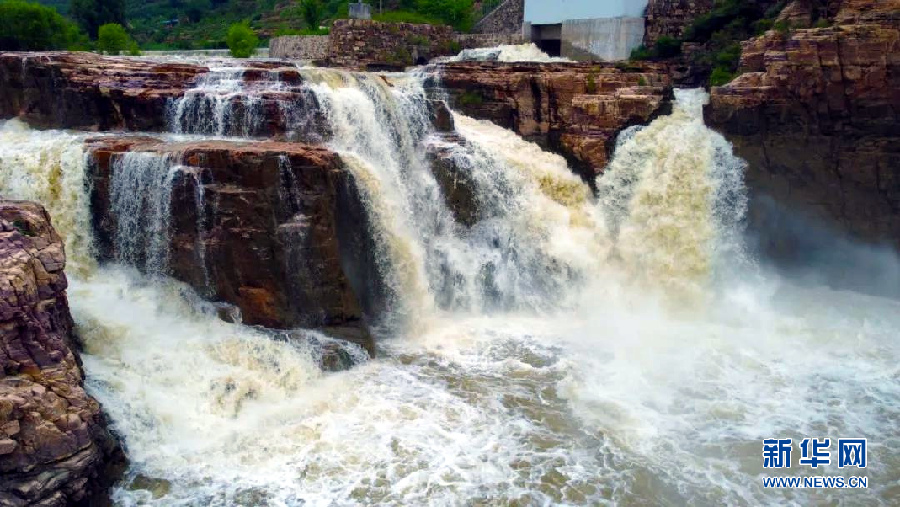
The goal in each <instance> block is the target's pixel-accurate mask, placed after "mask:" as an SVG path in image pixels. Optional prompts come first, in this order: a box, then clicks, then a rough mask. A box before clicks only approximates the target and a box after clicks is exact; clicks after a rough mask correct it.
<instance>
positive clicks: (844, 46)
mask: <svg viewBox="0 0 900 507" xmlns="http://www.w3.org/2000/svg"><path fill="white" fill-rule="evenodd" d="M796 4H798V5H794V6H790V7H789V8H787V9H786V10H785V12H786V14H785V15H786V16H788V15H789V16H793V17H797V16H804V15H806V16H808V15H809V10H808V9H805V10H804V9H803V5H799V4H803V2H797V3H796ZM832 4H833V5H832ZM828 8H829V10H828V11H827V12H829V13H835V12H836V14H834V15H833V17H832V18H830V19H829V23H832V24H833V26H828V27H823V28H811V29H798V30H793V31H791V32H789V33H786V34H784V33H779V32H777V31H770V32H768V33H766V34H765V35H763V36H760V37H758V38H755V39H752V40H750V41H747V42H745V43H744V45H743V53H742V58H741V67H742V71H743V74H742V75H741V76H739V77H738V78H737V79H735V80H734V81H732V82H731V83H729V84H728V85H726V86H723V87H719V88H715V89H713V90H712V96H711V101H710V104H709V105H708V106H707V108H706V111H705V116H706V121H707V123H708V124H709V125H711V126H712V127H713V128H715V129H716V130H719V131H721V132H722V133H724V134H725V136H726V137H727V138H728V139H729V140H730V141H732V143H733V144H734V147H735V151H736V153H737V154H738V155H739V156H741V157H742V158H744V159H746V160H747V161H748V162H749V163H750V167H749V168H748V170H747V173H746V177H747V183H748V185H749V187H750V189H751V191H752V193H753V195H754V199H753V201H752V202H753V205H752V207H751V217H752V219H753V220H754V222H756V223H757V224H759V223H764V222H766V221H767V220H769V219H768V218H767V216H766V212H765V211H764V210H763V208H762V206H761V205H760V206H757V203H759V202H761V201H760V199H761V198H763V197H765V198H773V199H775V200H776V201H777V202H779V203H780V204H782V205H784V206H787V207H788V208H790V209H792V210H793V211H795V212H799V213H800V214H802V215H804V216H807V217H810V218H813V219H816V220H824V221H827V222H829V223H831V224H833V225H836V226H837V227H838V228H840V229H842V230H843V231H845V232H848V233H850V234H851V235H853V236H855V237H856V238H859V239H863V240H866V241H871V242H888V243H892V244H893V245H895V246H900V149H898V146H900V121H898V118H900V92H898V90H900V51H898V48H900V1H898V0H880V1H876V0H844V1H838V2H829V5H828ZM804 13H806V14H804ZM783 239H786V240H788V243H790V241H789V240H790V238H783ZM780 248H781V249H784V248H785V245H784V244H782V245H781V247H780ZM789 249H790V248H788V250H789Z"/></svg>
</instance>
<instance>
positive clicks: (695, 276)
mask: <svg viewBox="0 0 900 507" xmlns="http://www.w3.org/2000/svg"><path fill="white" fill-rule="evenodd" d="M301 73H302V74H303V77H304V82H306V83H308V84H306V85H305V86H306V87H307V90H308V92H309V93H310V94H311V95H312V96H314V97H315V99H316V103H317V104H318V105H319V106H318V107H320V108H321V110H322V112H323V116H324V117H325V118H326V120H327V128H328V130H329V131H330V133H332V134H333V135H331V136H329V138H328V139H330V140H329V141H328V143H329V146H330V147H331V148H332V149H334V150H335V151H337V152H338V153H339V154H340V155H341V157H342V159H343V160H344V163H345V165H346V166H347V169H348V170H349V171H351V173H352V174H353V176H354V178H355V180H356V182H357V184H358V186H359V187H360V189H361V193H362V194H363V197H364V203H365V205H366V208H367V213H368V216H369V220H370V222H371V224H372V225H371V230H370V231H368V232H369V234H370V235H371V236H372V238H373V239H374V244H375V245H376V249H377V252H376V253H377V257H378V262H379V270H380V273H381V276H382V277H383V278H384V279H385V280H386V281H387V283H388V284H389V286H390V290H389V292H390V294H391V295H392V297H393V298H394V300H393V301H392V304H391V305H389V313H390V315H386V316H384V318H385V319H386V321H387V325H385V326H384V327H383V328H380V332H381V334H382V335H381V336H379V343H378V347H379V350H378V357H377V358H376V359H374V360H371V361H368V362H365V363H364V364H362V365H360V366H358V367H356V368H354V369H352V370H351V371H347V372H341V373H335V374H323V373H322V372H321V371H320V370H319V368H318V367H317V365H316V354H317V353H318V352H317V348H316V347H315V346H314V345H313V344H315V343H316V342H317V340H324V339H326V338H324V337H322V336H321V335H318V334H317V333H313V332H306V333H307V335H308V337H309V340H287V339H284V337H279V336H273V335H272V334H271V333H268V332H265V331H263V330H259V329H253V328H248V327H245V326H241V325H236V324H226V323H224V322H221V321H219V320H218V319H216V318H215V317H214V315H212V313H211V312H207V311H204V306H203V303H202V301H201V300H200V299H199V298H198V297H197V296H196V295H195V294H193V292H192V291H190V290H189V289H187V288H186V287H184V286H183V285H181V284H179V283H176V282H174V281H171V280H166V279H164V278H163V279H148V278H147V277H145V276H143V275H141V274H139V273H138V272H137V271H135V270H134V269H132V268H129V267H125V266H123V265H118V264H112V265H107V266H104V267H101V268H97V267H96V266H95V265H94V264H93V263H92V262H91V259H92V252H91V248H90V241H89V239H90V227H89V226H90V214H89V213H90V210H89V208H88V198H87V194H86V188H85V181H84V177H85V175H84V170H85V162H84V154H83V152H82V150H81V142H82V138H81V136H79V135H76V134H69V133H60V132H35V131H30V130H28V129H27V128H25V127H24V126H22V125H21V124H18V123H17V122H7V123H6V124H4V126H3V127H2V128H0V193H2V194H3V195H5V196H10V197H15V198H27V199H35V200H38V201H40V202H42V203H43V204H44V205H45V206H47V207H48V209H49V210H50V212H51V214H52V216H53V218H54V225H55V226H56V227H57V228H58V229H59V230H60V232H61V233H62V234H63V235H64V236H65V237H66V246H67V253H68V256H69V259H70V270H69V272H70V273H71V278H72V288H71V290H70V294H69V297H70V302H71V306H72V311H73V315H74V317H75V319H76V322H77V325H78V331H79V335H80V336H81V338H82V339H83V341H84V343H85V355H84V363H85V371H86V373H87V376H88V387H89V389H90V390H91V393H92V394H93V395H95V396H96V397H97V398H98V399H99V400H100V401H101V402H102V403H103V405H104V407H105V408H106V410H107V411H108V412H109V414H110V416H111V418H112V420H113V424H114V427H115V428H116V430H118V431H119V432H120V433H121V434H122V436H123V437H124V439H125V445H126V448H127V451H128V453H129V457H130V459H131V462H132V466H131V469H130V470H129V472H128V476H127V479H126V481H125V483H124V484H123V485H121V487H119V488H118V489H117V490H116V492H115V497H114V500H115V501H116V502H117V503H118V504H121V505H138V504H141V505H143V504H158V505H171V504H184V505H236V504H238V505H259V504H263V503H268V504H271V505H300V504H304V503H305V504H306V505H333V504H342V505H343V504H373V503H381V504H393V505H424V504H434V505H460V504H467V505H468V504H471V505H497V504H500V505H547V504H592V505H593V504H625V505H645V504H653V505H656V504H661V505H681V504H708V505H720V504H797V505H800V504H810V503H817V504H845V505H858V504H882V505H891V504H895V503H896V502H898V501H900V485H898V483H897V477H898V474H900V458H898V456H900V430H898V428H897V425H896V421H897V420H900V369H898V366H897V364H898V358H900V350H898V349H900V340H898V336H900V333H898V330H900V304H898V302H897V301H895V300H893V299H887V298H879V297H873V296H866V295H862V294H860V293H856V292H841V291H834V290H830V289H827V288H823V287H819V286H815V285H810V284H805V285H799V284H795V283H794V282H793V281H791V280H788V279H786V278H783V277H779V276H776V275H772V274H768V273H769V270H768V269H767V266H766V265H765V264H760V263H759V262H758V261H756V260H755V259H753V258H752V256H751V255H749V254H748V253H747V249H746V248H745V243H744V240H743V232H744V231H743V229H742V224H743V221H744V215H745V211H746V193H745V191H744V189H743V183H742V171H743V169H744V164H743V162H742V161H740V160H739V159H736V158H735V157H734V156H733V155H732V154H731V149H730V146H729V145H728V143H727V142H726V141H725V140H724V139H723V138H722V137H721V136H718V135H717V134H715V133H714V132H711V131H710V130H708V129H707V128H706V127H705V126H704V125H703V122H702V114H701V107H702V104H703V101H704V100H705V96H704V94H703V93H702V92H699V91H680V92H679V93H678V94H677V104H676V107H675V111H674V112H673V114H672V115H670V116H665V117H661V118H659V119H657V120H656V121H655V122H654V123H653V124H651V125H649V126H647V127H643V128H634V129H630V130H629V131H627V132H625V133H623V135H622V136H621V138H620V140H619V143H618V146H617V149H616V153H615V156H614V160H613V161H612V162H611V164H610V166H609V167H608V168H607V169H606V173H605V175H604V176H602V177H601V178H600V179H599V180H598V188H599V195H598V197H594V196H593V195H592V194H591V192H590V190H589V189H588V187H587V185H585V184H584V183H583V182H582V181H581V180H580V179H579V178H578V177H577V176H575V175H574V174H573V173H572V172H571V171H570V170H569V169H568V167H567V166H566V163H565V161H564V160H563V159H562V158H561V157H558V156H556V155H553V154H549V153H546V152H543V151H541V150H540V149H539V148H538V147H537V146H536V145H533V144H531V143H527V142H525V141H523V140H522V139H521V138H519V137H517V136H516V135H514V134H513V133H511V132H509V131H506V130H504V129H502V128H499V127H497V126H495V125H492V124H490V123H487V122H481V121H477V120H473V119H471V118H467V117H465V116H462V115H459V114H454V120H455V123H456V129H457V132H458V134H459V136H460V139H454V138H450V137H446V136H439V135H437V134H436V133H434V132H431V131H430V127H429V126H428V125H429V123H430V122H429V118H428V111H427V99H428V97H427V96H426V93H425V91H424V89H423V87H422V81H421V76H418V75H415V74H398V75H390V76H388V77H387V78H381V77H379V76H375V75H370V74H352V73H346V72H340V71H335V70H322V69H301ZM199 86H200V87H202V86H207V85H203V84H201V85H199ZM238 92H239V93H244V91H242V90H237V92H236V93H238ZM203 93H206V92H201V91H198V92H197V93H196V95H197V97H195V99H196V100H201V101H202V100H205V99H202V96H203ZM222 104H225V102H223V103H222ZM216 107H227V106H222V105H219V106H216ZM213 113H215V111H213ZM213 113H211V115H207V116H205V118H215V117H216V115H215V114H213ZM185 121H187V120H185ZM216 125H217V126H216V128H215V129H212V128H198V129H197V130H193V128H189V129H187V130H185V131H187V132H205V133H207V134H209V135H215V134H218V133H221V130H220V129H219V127H218V124H216ZM225 132H226V133H227V132H228V131H225ZM429 146H431V147H435V146H437V147H440V148H442V149H443V150H444V151H445V153H447V156H448V158H449V159H450V160H452V162H453V163H454V167H455V168H456V170H457V171H458V174H459V176H460V177H461V178H464V180H465V181H466V182H467V185H468V186H469V188H471V189H472V194H473V195H472V202H473V203H475V204H476V205H477V220H475V221H474V223H473V224H472V225H470V226H466V225H463V224H460V223H459V222H458V221H457V220H456V219H455V218H454V215H453V213H452V210H451V209H450V208H449V207H448V206H447V204H446V203H445V200H444V195H443V191H442V189H441V186H440V185H439V183H438V181H437V179H436V178H435V176H434V174H433V173H432V166H431V165H430V162H429V161H428V157H427V156H426V148H427V147H429ZM138 162H140V161H138V160H131V161H128V164H130V165H129V167H132V168H140V167H143V168H144V170H146V171H147V173H146V175H147V178H146V179H143V178H142V177H141V178H138V177H134V178H132V179H130V180H128V184H129V185H138V186H140V188H141V189H145V191H143V192H142V193H141V195H148V194H150V195H152V196H154V197H153V198H156V197H158V196H155V194H156V192H157V190H151V188H156V187H154V185H158V184H159V185H161V186H162V187H165V181H166V178H167V175H168V172H167V171H171V170H172V165H171V164H161V163H160V164H157V165H158V166H159V167H158V168H155V169H154V167H156V166H155V165H154V163H151V162H147V163H146V164H144V165H141V164H140V163H138ZM121 163H122V164H125V163H126V161H124V160H123V161H122V162H121ZM134 171H137V170H136V169H132V171H130V172H131V173H132V174H133V175H137V176H140V175H143V174H144V173H141V172H140V171H137V172H134ZM124 183H126V182H125V181H124V180H123V184H124ZM126 188H130V187H126V186H123V187H122V190H123V191H124V190H125V189H126ZM158 191H159V192H165V189H164V188H160V189H159V190H158ZM128 193H130V192H125V193H123V194H122V195H123V196H124V195H126V194H128ZM147 198H150V197H149V196H148V197H147ZM128 203H132V204H133V201H128V200H127V199H126V200H125V201H124V202H122V203H121V204H120V209H127V204H128ZM164 216H165V214H164V213H161V214H159V215H158V217H164ZM153 220H157V218H153ZM163 222H164V220H163ZM136 226H138V227H141V228H147V226H146V225H144V226H141V225H139V224H136ZM135 248H137V249H138V250H140V249H142V248H143V249H144V250H147V251H145V252H144V255H147V253H148V251H151V250H152V249H151V248H150V247H149V246H147V245H144V246H143V247H142V246H139V245H138V246H136V247H135ZM125 251H127V249H126V250H125ZM121 260H122V261H128V262H130V263H134V261H133V260H131V259H127V258H123V259H121ZM360 359H362V357H361V356H360ZM773 437H777V438H793V439H795V441H799V440H801V439H803V438H806V437H831V438H832V439H836V438H839V437H844V438H848V437H866V438H868V439H869V440H868V442H869V443H868V445H869V456H868V458H869V467H868V468H867V469H866V471H865V475H868V476H869V489H868V490H856V491H840V492H837V491H831V492H828V491H820V492H806V491H801V490H798V491H786V490H785V491H782V490H764V489H763V488H762V481H761V479H760V477H761V476H763V475H772V474H773V473H772V472H770V471H768V470H764V469H763V468H762V460H761V458H762V455H761V452H762V442H761V441H762V440H763V439H765V438H773ZM794 455H795V460H796V456H799V450H798V449H796V448H795V451H794ZM790 472H791V473H792V474H801V475H802V474H811V475H821V474H820V473H819V472H813V471H810V470H809V469H806V468H803V467H800V468H797V467H796V464H795V467H794V468H792V469H791V470H790ZM827 473H828V474H832V473H835V474H842V475H850V474H852V472H849V471H847V472H845V471H839V470H838V469H837V468H836V467H833V468H829V469H828V470H827Z"/></svg>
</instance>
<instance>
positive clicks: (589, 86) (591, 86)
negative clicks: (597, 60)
mask: <svg viewBox="0 0 900 507" xmlns="http://www.w3.org/2000/svg"><path fill="white" fill-rule="evenodd" d="M585 89H586V90H587V92H588V93H589V94H590V95H593V94H595V93H597V76H596V75H595V74H594V73H593V72H591V73H590V74H588V76H587V83H586V85H585Z"/></svg>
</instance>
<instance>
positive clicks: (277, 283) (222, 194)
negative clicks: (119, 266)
mask: <svg viewBox="0 0 900 507" xmlns="http://www.w3.org/2000/svg"><path fill="white" fill-rule="evenodd" d="M88 145H89V150H90V151H91V153H92V158H93V163H92V168H91V171H92V180H93V188H94V191H93V195H92V203H93V209H94V221H95V230H96V234H97V238H98V246H99V250H100V252H101V256H102V257H106V258H113V257H117V256H119V257H121V256H122V255H123V252H122V251H117V250H118V249H120V248H121V245H120V244H118V242H117V241H116V240H115V238H116V231H117V230H118V229H119V228H120V227H123V225H122V224H123V223H124V222H123V220H127V218H128V217H126V216H122V215H120V213H121V210H120V209H117V208H116V207H115V206H114V205H113V204H111V202H112V201H111V197H110V192H111V190H110V187H111V182H112V181H113V180H114V179H115V178H116V177H128V175H122V174H120V175H117V174H115V171H127V170H133V169H134V168H132V167H130V166H129V165H128V164H124V163H117V161H119V162H121V161H122V160H124V159H123V158H122V157H124V154H125V153H127V152H132V153H146V154H149V155H152V156H158V157H169V159H168V160H169V162H167V163H168V164H169V166H170V167H176V166H177V167H178V169H177V171H176V173H175V174H174V175H173V176H172V188H173V190H172V193H171V197H170V199H169V201H170V202H168V203H167V205H168V206H169V207H170V216H171V219H170V220H171V221H170V223H171V225H170V226H167V229H166V230H164V231H163V233H164V235H165V239H164V241H163V242H162V243H163V244H162V248H164V249H166V256H167V258H168V262H167V266H165V267H164V270H165V272H167V273H168V274H170V275H171V276H174V277H175V278H178V279H180V280H183V281H185V282H187V283H189V284H190V285H192V286H194V287H195V288H197V289H198V290H200V291H201V293H204V294H205V295H207V296H208V297H210V298H212V299H213V300H217V301H224V302H228V303H231V304H234V305H237V306H238V307H239V308H240V309H241V312H242V315H243V321H244V322H245V323H248V324H257V325H262V326H266V327H273V328H285V327H295V326H307V327H327V326H346V325H359V321H360V319H361V318H362V310H361V303H362V304H363V305H364V304H365V302H364V301H363V302H360V301H358V299H357V297H356V294H357V293H358V292H357V291H355V290H354V289H355V288H356V287H354V286H353V285H351V278H350V277H349V276H348V275H347V274H346V271H345V268H344V264H343V261H344V259H343V257H342V255H343V252H342V250H341V243H340V241H339V238H338V225H337V222H338V220H339V219H341V218H342V216H341V213H342V212H344V210H345V209H346V207H345V206H343V203H342V202H341V201H340V200H339V196H338V188H337V186H339V185H344V183H345V180H346V178H348V175H347V174H345V173H346V171H344V169H343V165H342V163H341V161H340V159H339V158H338V157H337V155H336V154H334V153H333V152H330V151H328V150H326V149H323V148H315V147H311V146H307V145H302V144H294V143H279V142H272V141H267V142H255V143H249V142H224V141H206V142H192V143H168V144H167V143H164V142H162V141H160V140H157V139H152V138H118V139H110V138H100V139H95V140H91V141H88ZM146 206H148V204H146V203H144V204H138V207H139V208H141V209H146ZM353 227H358V224H354V225H353ZM144 239H145V240H146V242H145V243H144V244H143V245H142V246H143V248H144V249H151V244H152V242H153V241H157V240H156V239H155V238H154V236H153V234H152V233H148V234H147V237H146V238H144ZM128 260H132V261H134V260H137V263H138V265H141V259H128Z"/></svg>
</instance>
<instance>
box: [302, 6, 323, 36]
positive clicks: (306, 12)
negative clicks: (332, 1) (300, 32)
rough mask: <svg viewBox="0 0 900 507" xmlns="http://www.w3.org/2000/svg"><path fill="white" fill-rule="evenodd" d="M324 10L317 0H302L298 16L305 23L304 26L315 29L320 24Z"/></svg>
mask: <svg viewBox="0 0 900 507" xmlns="http://www.w3.org/2000/svg"><path fill="white" fill-rule="evenodd" d="M324 15H325V11H324V9H323V7H322V2H320V1H319V0H302V1H301V2H300V17H302V18H303V22H304V23H306V28H309V29H310V30H317V29H318V28H319V27H320V26H321V25H322V18H323V17H324Z"/></svg>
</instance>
